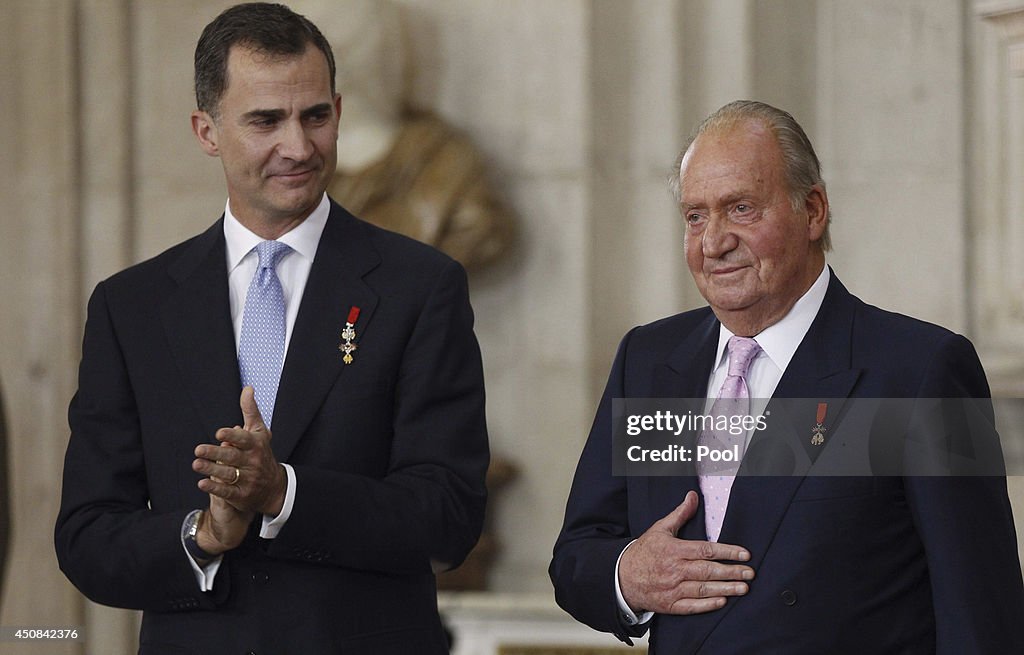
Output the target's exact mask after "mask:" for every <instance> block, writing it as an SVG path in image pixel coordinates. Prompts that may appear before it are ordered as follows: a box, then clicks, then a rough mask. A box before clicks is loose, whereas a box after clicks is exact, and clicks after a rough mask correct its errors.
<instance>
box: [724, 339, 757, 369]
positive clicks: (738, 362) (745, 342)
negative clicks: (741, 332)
mask: <svg viewBox="0 0 1024 655" xmlns="http://www.w3.org/2000/svg"><path fill="white" fill-rule="evenodd" d="M726 348H727V349H728V350H729V375H736V376H739V377H741V378H745V377H747V369H749V368H750V362H752V361H754V358H755V357H757V353H759V352H761V345H760V344H758V343H757V342H756V341H754V340H753V339H751V338H750V337H737V336H733V337H732V338H730V339H729V343H728V345H727V346H726Z"/></svg>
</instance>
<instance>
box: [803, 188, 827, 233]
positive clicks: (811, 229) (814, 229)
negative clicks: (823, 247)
mask: <svg viewBox="0 0 1024 655" xmlns="http://www.w3.org/2000/svg"><path fill="white" fill-rule="evenodd" d="M804 209H805V210H806V211H807V239H808V240H809V241H818V240H819V239H821V235H823V234H824V233H825V228H826V227H827V226H828V194H827V193H825V189H823V188H822V187H821V186H820V185H818V184H815V185H814V186H813V187H811V190H810V191H809V192H808V193H807V198H806V200H805V201H804Z"/></svg>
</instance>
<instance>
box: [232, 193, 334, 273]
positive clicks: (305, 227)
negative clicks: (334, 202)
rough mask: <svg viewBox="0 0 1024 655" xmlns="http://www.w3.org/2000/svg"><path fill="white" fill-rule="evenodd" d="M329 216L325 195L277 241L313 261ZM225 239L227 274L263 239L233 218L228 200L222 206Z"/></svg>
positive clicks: (329, 211) (329, 208)
mask: <svg viewBox="0 0 1024 655" xmlns="http://www.w3.org/2000/svg"><path fill="white" fill-rule="evenodd" d="M330 213H331V203H330V201H329V200H328V199H327V194H326V193H324V196H323V198H321V199H320V204H319V205H317V207H316V209H314V210H313V212H312V213H311V214H310V215H309V216H307V217H306V220H304V221H302V222H301V223H299V224H298V225H296V226H295V227H294V228H292V229H291V230H289V231H288V232H286V233H284V234H282V235H281V237H280V238H279V239H277V240H278V241H280V242H281V243H285V244H288V246H289V247H290V248H291V249H292V250H294V251H295V252H297V253H298V254H299V255H301V256H302V257H304V258H305V259H308V260H309V261H311V262H312V261H313V258H314V257H315V256H316V249H317V246H318V245H319V244H320V235H322V234H323V231H324V226H325V225H327V216H328V215H329V214H330ZM224 239H225V241H226V242H227V261H228V273H230V272H231V271H233V270H234V269H235V268H236V267H237V266H238V265H239V264H240V263H241V262H242V260H243V259H245V256H246V255H248V254H249V253H250V252H252V249H253V248H255V247H256V246H257V245H258V244H259V243H260V242H261V241H263V240H264V239H262V238H261V237H260V236H259V235H257V234H256V233H254V232H252V231H251V230H249V228H247V227H245V226H244V225H242V224H241V223H240V222H239V221H238V219H237V218H235V215H234V214H232V213H231V202H230V201H228V202H227V203H226V206H225V207H224Z"/></svg>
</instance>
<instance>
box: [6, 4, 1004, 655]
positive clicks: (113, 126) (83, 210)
mask: <svg viewBox="0 0 1024 655" xmlns="http://www.w3.org/2000/svg"><path fill="white" fill-rule="evenodd" d="M228 4H230V3H227V2H207V1H202V0H184V1H177V2H171V1H170V0H167V1H146V2H143V1H139V0H134V1H133V0H80V1H77V2H75V1H72V0H24V1H22V0H5V1H4V2H2V3H0V88H2V89H4V91H3V93H0V115H3V116H4V117H5V120H3V121H0V152H2V153H3V155H2V157H0V206H3V207H4V208H5V209H4V212H3V214H2V215H0V223H2V233H3V235H4V236H3V239H2V240H0V276H2V280H3V281H4V284H2V285H0V307H3V311H2V312H0V335H3V336H2V338H0V375H2V379H3V385H4V386H3V389H4V395H5V400H6V405H7V408H8V422H9V426H10V432H9V433H10V438H11V440H12V443H11V444H9V451H10V457H11V460H12V482H13V485H14V489H13V492H14V497H13V502H14V510H15V511H14V520H15V531H14V544H13V545H14V548H13V553H12V554H11V556H12V557H13V560H12V562H10V563H9V566H8V571H7V578H6V588H5V592H4V595H3V599H2V607H0V625H21V624H49V625H53V624H84V623H86V622H88V623H89V624H90V625H93V626H97V629H96V630H94V634H93V636H92V637H91V639H92V640H93V641H92V642H91V643H90V646H89V652H97V653H100V652H118V651H120V650H123V647H122V646H119V644H122V643H123V641H124V640H130V638H131V637H130V635H131V634H132V632H133V630H134V627H133V626H132V625H131V624H130V622H126V621H124V620H122V619H120V618H117V616H114V615H113V614H111V613H109V612H107V611H104V610H97V609H95V608H93V607H91V606H89V605H87V604H85V603H83V602H82V600H81V598H80V597H79V596H78V594H77V592H75V591H74V590H73V589H72V588H70V586H69V585H68V584H67V583H66V582H65V581H64V579H63V577H62V575H61V574H60V573H59V571H58V570H57V568H56V562H55V559H54V556H53V554H52V546H51V541H52V538H51V534H52V522H53V518H54V516H55V514H56V509H57V499H58V489H59V486H60V469H61V459H62V456H63V450H64V444H65V443H66V439H67V427H66V421H65V411H66V405H67V402H68V400H69V399H70V396H71V394H72V393H73V391H74V388H75V381H74V376H75V371H76V365H77V357H78V346H79V341H80V339H81V327H82V320H83V315H84V306H85V300H86V298H87V294H88V292H89V291H90V290H91V288H92V286H93V285H94V284H95V282H96V281H98V280H99V279H101V278H103V277H105V276H106V275H109V274H110V273H112V272H114V271H116V270H118V269H120V268H122V267H124V266H126V265H128V264H130V263H132V262H135V261H139V260H141V259H143V258H146V257H149V256H151V255H154V254H156V253H158V252H160V251H161V250H163V249H164V248H166V247H168V246H170V245H172V244H173V243H175V242H177V241H179V240H181V239H183V238H185V237H187V236H190V235H192V234H194V233H195V232H197V231H199V230H201V229H203V228H204V227H206V226H207V225H209V224H210V223H211V222H212V221H213V220H215V219H216V218H217V216H218V215H219V213H220V212H221V210H222V208H223V203H224V195H223V194H224V191H223V182H222V173H221V171H220V167H219V162H217V161H216V160H213V159H210V158H207V157H206V156H204V155H203V154H201V152H200V151H199V149H198V147H197V146H196V144H195V143H194V139H193V137H192V136H191V133H190V131H189V122H188V114H189V112H190V111H191V109H192V108H193V98H192V89H191V61H192V51H193V48H194V45H195V41H196V39H197V37H198V34H199V32H200V31H201V29H202V26H203V25H205V24H206V23H207V22H208V21H209V20H211V19H212V18H213V17H214V16H215V15H216V13H217V12H218V11H219V10H220V9H221V8H223V7H224V6H227V5H228ZM401 6H402V9H403V15H404V17H405V19H406V29H407V31H408V40H409V46H410V48H411V49H412V52H413V56H412V57H411V59H412V61H413V62H414V81H413V84H412V89H411V94H412V100H413V101H414V102H415V104H417V105H419V106H422V107H426V108H430V109H433V110H435V111H437V112H439V113H440V114H442V115H443V116H444V117H446V118H447V119H448V120H449V121H450V122H452V123H454V124H455V125H457V126H459V127H461V128H462V129H464V130H465V131H466V132H468V133H469V134H470V135H471V136H472V137H473V139H474V140H475V142H476V143H477V145H478V146H479V147H480V149H481V150H482V152H483V153H484V155H485V157H486V158H487V160H488V163H489V166H490V169H491V171H490V172H491V177H492V180H493V182H494V184H495V185H496V186H497V187H498V188H499V189H500V191H501V193H502V194H503V195H504V196H505V198H506V199H507V200H508V201H509V203H510V204H511V205H512V206H513V207H514V209H515V210H516V212H517V214H518V216H519V221H520V223H519V227H520V238H519V242H518V243H517V245H516V247H515V249H514V250H513V252H512V253H510V255H509V256H508V257H507V258H506V259H505V260H503V261H501V262H500V263H498V264H497V265H495V266H494V267H492V268H491V269H488V270H485V271H482V272H481V273H479V274H476V275H474V276H473V278H472V279H471V285H472V294H473V303H474V307H475V309H476V312H477V318H478V336H479V338H480V341H481V345H482V347H483V352H484V358H485V367H486V375H487V384H488V396H489V405H488V416H489V422H490V428H491V433H492V443H493V450H494V452H495V453H496V454H500V455H503V456H506V457H510V458H512V459H514V460H515V461H516V462H517V464H518V466H519V468H520V476H519V478H518V479H517V480H516V481H515V482H514V483H513V484H512V485H510V487H509V488H508V489H507V491H506V492H505V493H504V494H503V496H502V497H501V498H500V514H499V515H498V531H499V537H500V539H501V540H502V543H503V546H504V550H503V552H502V554H501V558H500V561H499V562H498V563H497V566H496V569H495V571H494V574H493V577H492V583H493V585H492V586H493V588H494V589H495V590H499V591H506V592H520V591H523V592H529V591H540V592H545V591H546V590H547V589H548V582H547V576H546V566H547V561H548V557H549V555H550V548H551V544H552V542H553V540H554V537H555V535H556V533H557V530H558V526H559V522H560V520H561V513H562V508H563V503H564V499H565V496H566V494H567V492H568V486H569V483H570V480H571V476H572V471H573V469H574V466H575V461H576V458H577V456H578V453H579V450H580V447H581V446H582V443H583V441H584V439H585V437H586V433H587V430H588V428H589V424H590V421H591V418H592V413H593V410H594V407H595V404H596V400H597V396H598V394H599V392H600V388H601V386H602V385H603V378H604V375H605V374H606V372H607V367H608V365H609V363H610V361H611V357H612V355H613V354H614V349H615V345H616V343H617V341H618V339H619V337H621V335H622V334H623V333H624V332H625V331H626V330H627V329H628V328H629V327H631V326H633V325H635V324H637V323H642V322H646V321H649V320H653V319H655V318H658V317H660V316H664V315H667V314H669V313H674V312H676V311H680V310H682V309H686V308H690V307H694V306H697V305H698V304H699V300H700V299H699V297H698V296H697V294H696V292H695V290H694V288H693V286H692V283H691V282H690V280H689V276H688V274H687V273H686V270H685V266H684V265H683V263H682V253H681V242H682V232H681V229H680V225H679V222H678V217H677V214H676V211H675V209H674V207H673V205H672V202H671V198H670V195H669V193H668V191H667V187H666V184H665V178H666V176H667V174H668V172H669V167H670V165H671V163H672V161H673V160H674V158H675V156H676V154H677V151H678V149H679V147H680V146H681V144H682V143H683V141H684V138H685V135H686V134H687V133H688V132H689V131H690V130H691V129H692V128H693V127H694V126H695V124H696V123H697V122H698V121H699V120H700V118H701V117H702V116H704V115H705V114H706V113H708V112H710V111H711V110H713V109H715V108H716V107H718V106H719V105H721V104H723V103H725V102H727V101H729V100H732V99H735V98H739V97H755V98H757V99H761V100H765V101H768V102H771V103H773V104H777V105H779V106H782V107H784V108H786V109H789V110H790V111H791V112H792V113H794V115H795V116H796V117H797V119H798V120H800V121H801V123H802V124H803V125H804V126H805V128H806V129H807V131H808V132H809V134H810V136H811V139H812V141H814V143H815V144H816V146H817V148H818V153H819V155H820V156H821V158H822V160H823V164H824V169H825V170H824V172H825V176H826V180H827V181H828V185H829V194H830V199H831V202H832V206H833V211H834V215H835V225H834V241H835V245H836V251H835V253H834V254H833V255H832V256H831V257H830V261H831V263H832V265H833V266H834V267H835V269H836V271H837V273H838V274H839V275H840V276H841V277H842V279H843V281H844V282H845V283H846V284H847V286H849V287H850V288H851V290H853V291H854V292H855V293H857V294H859V295H861V296H862V297H863V298H864V299H866V300H868V301H869V302H872V303H874V304H878V305H881V306H883V307H886V308H890V309H895V310H897V311H901V312H903V313H907V314H912V315H915V316H918V317H920V318H923V319H926V320H930V321H934V322H938V323H941V324H944V325H946V326H948V327H950V328H952V329H955V330H959V331H962V332H965V333H967V334H968V336H970V337H972V338H973V339H974V340H975V341H976V343H978V344H979V345H980V346H981V347H982V348H983V350H984V351H985V352H986V353H989V352H991V353H993V354H992V355H991V356H989V355H986V357H987V358H988V359H987V361H986V364H988V365H991V366H992V367H993V368H996V369H999V370H1000V371H1002V373H1001V374H1000V376H1001V377H1000V378H999V384H1000V387H999V388H1000V389H1002V390H1004V392H1005V393H1015V394H1017V395H1020V394H1021V393H1024V391H1022V390H1021V388H1022V387H1024V376H1022V374H1021V372H1020V368H1019V367H1018V363H1017V362H1016V360H1012V359H1011V358H1009V356H1008V355H1005V353H1012V352H1014V351H1019V350H1021V346H1024V343H1021V342H1022V341H1024V337H1022V334H1024V330H1016V329H1015V328H1014V326H1018V325H1020V323H1019V321H1021V320H1022V317H1021V316H1020V314H1019V313H1017V314H1014V313H1013V311H1011V310H1007V309H1001V308H1002V307H1004V305H1005V304H1006V301H1007V299H1008V298H1009V299H1010V300H1012V302H1010V303H1009V305H1010V307H1011V308H1012V307H1021V306H1022V305H1024V302H1022V301H1021V296H1020V295H1019V294H1021V290H1020V288H1016V287H1013V286H1008V285H1006V284H1005V281H1006V280H1007V279H1010V280H1014V279H1019V278H1013V277H1012V275H1010V277H1008V275H1009V274H1007V273H1006V271H1005V269H1004V267H1005V266H1009V265H1010V264H1008V263H1002V261H1001V259H1002V258H1000V257H996V256H992V255H991V254H990V251H992V250H994V252H996V253H997V254H998V253H1002V252H1004V250H1001V249H1002V248H1009V247H1011V246H1014V245H1016V246H1017V247H1016V249H1014V250H1012V252H1014V253H1019V252H1020V246H1024V242H1022V239H1024V237H1022V236H1021V233H1022V230H1021V229H1020V228H1018V227H1015V226H1018V225H1019V224H1020V222H1019V220H1018V219H1017V216H1018V214H1016V213H1014V212H1015V211H1016V209H1019V206H1020V205H1019V198H1017V197H1016V196H1014V195H1013V193H1015V192H1012V191H1008V189H1014V188H1017V187H1019V186H1020V182H1021V181H1022V180H1021V179H1020V171H1022V170H1024V168H1021V167H1019V162H1020V161H1021V160H1022V159H1024V152H1020V148H1019V146H1020V144H1021V140H1020V133H1021V132H1020V131H1019V127H1020V126H1019V120H1021V119H1015V118H1014V114H1013V112H1012V111H1006V110H1003V109H1000V108H1001V107H1003V106H1004V105H1005V106H1009V107H1011V108H1012V107H1016V108H1017V110H1018V113H1019V109H1020V107H1021V105H1020V104H1019V103H1020V99H1021V98H1024V95H1022V94H1021V89H1020V79H1019V78H1011V77H1010V75H1009V72H1008V71H1007V69H1006V68H1005V66H1004V64H1003V63H1002V62H1003V59H1002V57H1003V55H1004V52H1003V50H1002V49H1001V41H1000V37H999V36H998V34H997V33H996V32H995V30H994V28H993V27H992V26H990V25H988V24H986V23H985V22H984V21H983V20H982V19H981V18H980V17H979V16H978V15H977V14H976V12H975V7H974V4H973V3H970V2H967V1H966V0H787V1H779V0H689V1H685V0H644V1H634V2H619V1H615V0H560V1H559V2H549V1H546V0H404V1H403V2H401ZM341 91H342V93H344V89H341ZM1012 103H1017V104H1012ZM1015 130H1017V132H1015ZM1008 133H1009V134H1017V137H1016V138H1017V141H1013V140H1012V139H1011V138H1010V137H1008V136H1007V134H1008ZM1015 143H1016V144H1017V145H1016V146H1015V145H1013V144H1015ZM1007 144H1009V145H1007ZM997 146H998V147H997ZM993 153H995V154H993ZM996 155H998V156H996ZM993 157H995V158H994V159H993ZM1014 162H1017V163H1014ZM979 171H987V172H988V174H985V175H980V174H979ZM1015 198H1017V200H1016V201H1015V200H1014V199H1015ZM1014 202H1016V203H1017V204H1014ZM1014 239H1017V241H1014ZM1013 271H1017V273H1014V274H1018V275H1019V270H1018V269H1016V268H1015V269H1013ZM1011 273H1012V271H1011ZM1014 294H1017V295H1014ZM1014 303H1016V304H1014ZM1015 321H1018V322H1016V323H1015ZM1001 353H1002V354H1001ZM1013 483H1014V484H1015V485H1016V489H1017V491H1016V492H1015V493H1016V494H1017V498H1018V500H1017V503H1018V516H1020V517H1021V518H1020V519H1019V520H1018V524H1024V492H1022V491H1021V485H1020V484H1019V481H1013ZM1019 528H1020V526H1019ZM125 635H128V636H125ZM5 646H6V644H5ZM5 652H7V651H6V649H5ZM26 652H29V651H26ZM32 652H34V651H32ZM51 652H77V651H75V650H74V649H73V648H71V647H69V648H68V649H67V650H65V651H59V650H58V649H56V648H55V649H54V650H52V651H51Z"/></svg>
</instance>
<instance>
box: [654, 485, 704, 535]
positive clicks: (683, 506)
mask: <svg viewBox="0 0 1024 655" xmlns="http://www.w3.org/2000/svg"><path fill="white" fill-rule="evenodd" d="M697 502H698V501H697V492H696V491H689V492H687V493H686V498H683V502H681V503H679V505H678V506H677V507H676V508H675V509H674V510H672V511H671V512H669V513H668V514H666V515H665V516H664V517H662V518H661V519H660V520H659V521H658V523H657V525H658V526H659V527H660V528H661V529H663V530H667V531H668V532H671V533H672V536H673V537H674V536H676V533H677V532H679V530H680V529H681V528H682V527H683V526H684V525H686V522H687V521H689V520H690V519H692V518H693V515H694V514H696V513H697Z"/></svg>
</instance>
